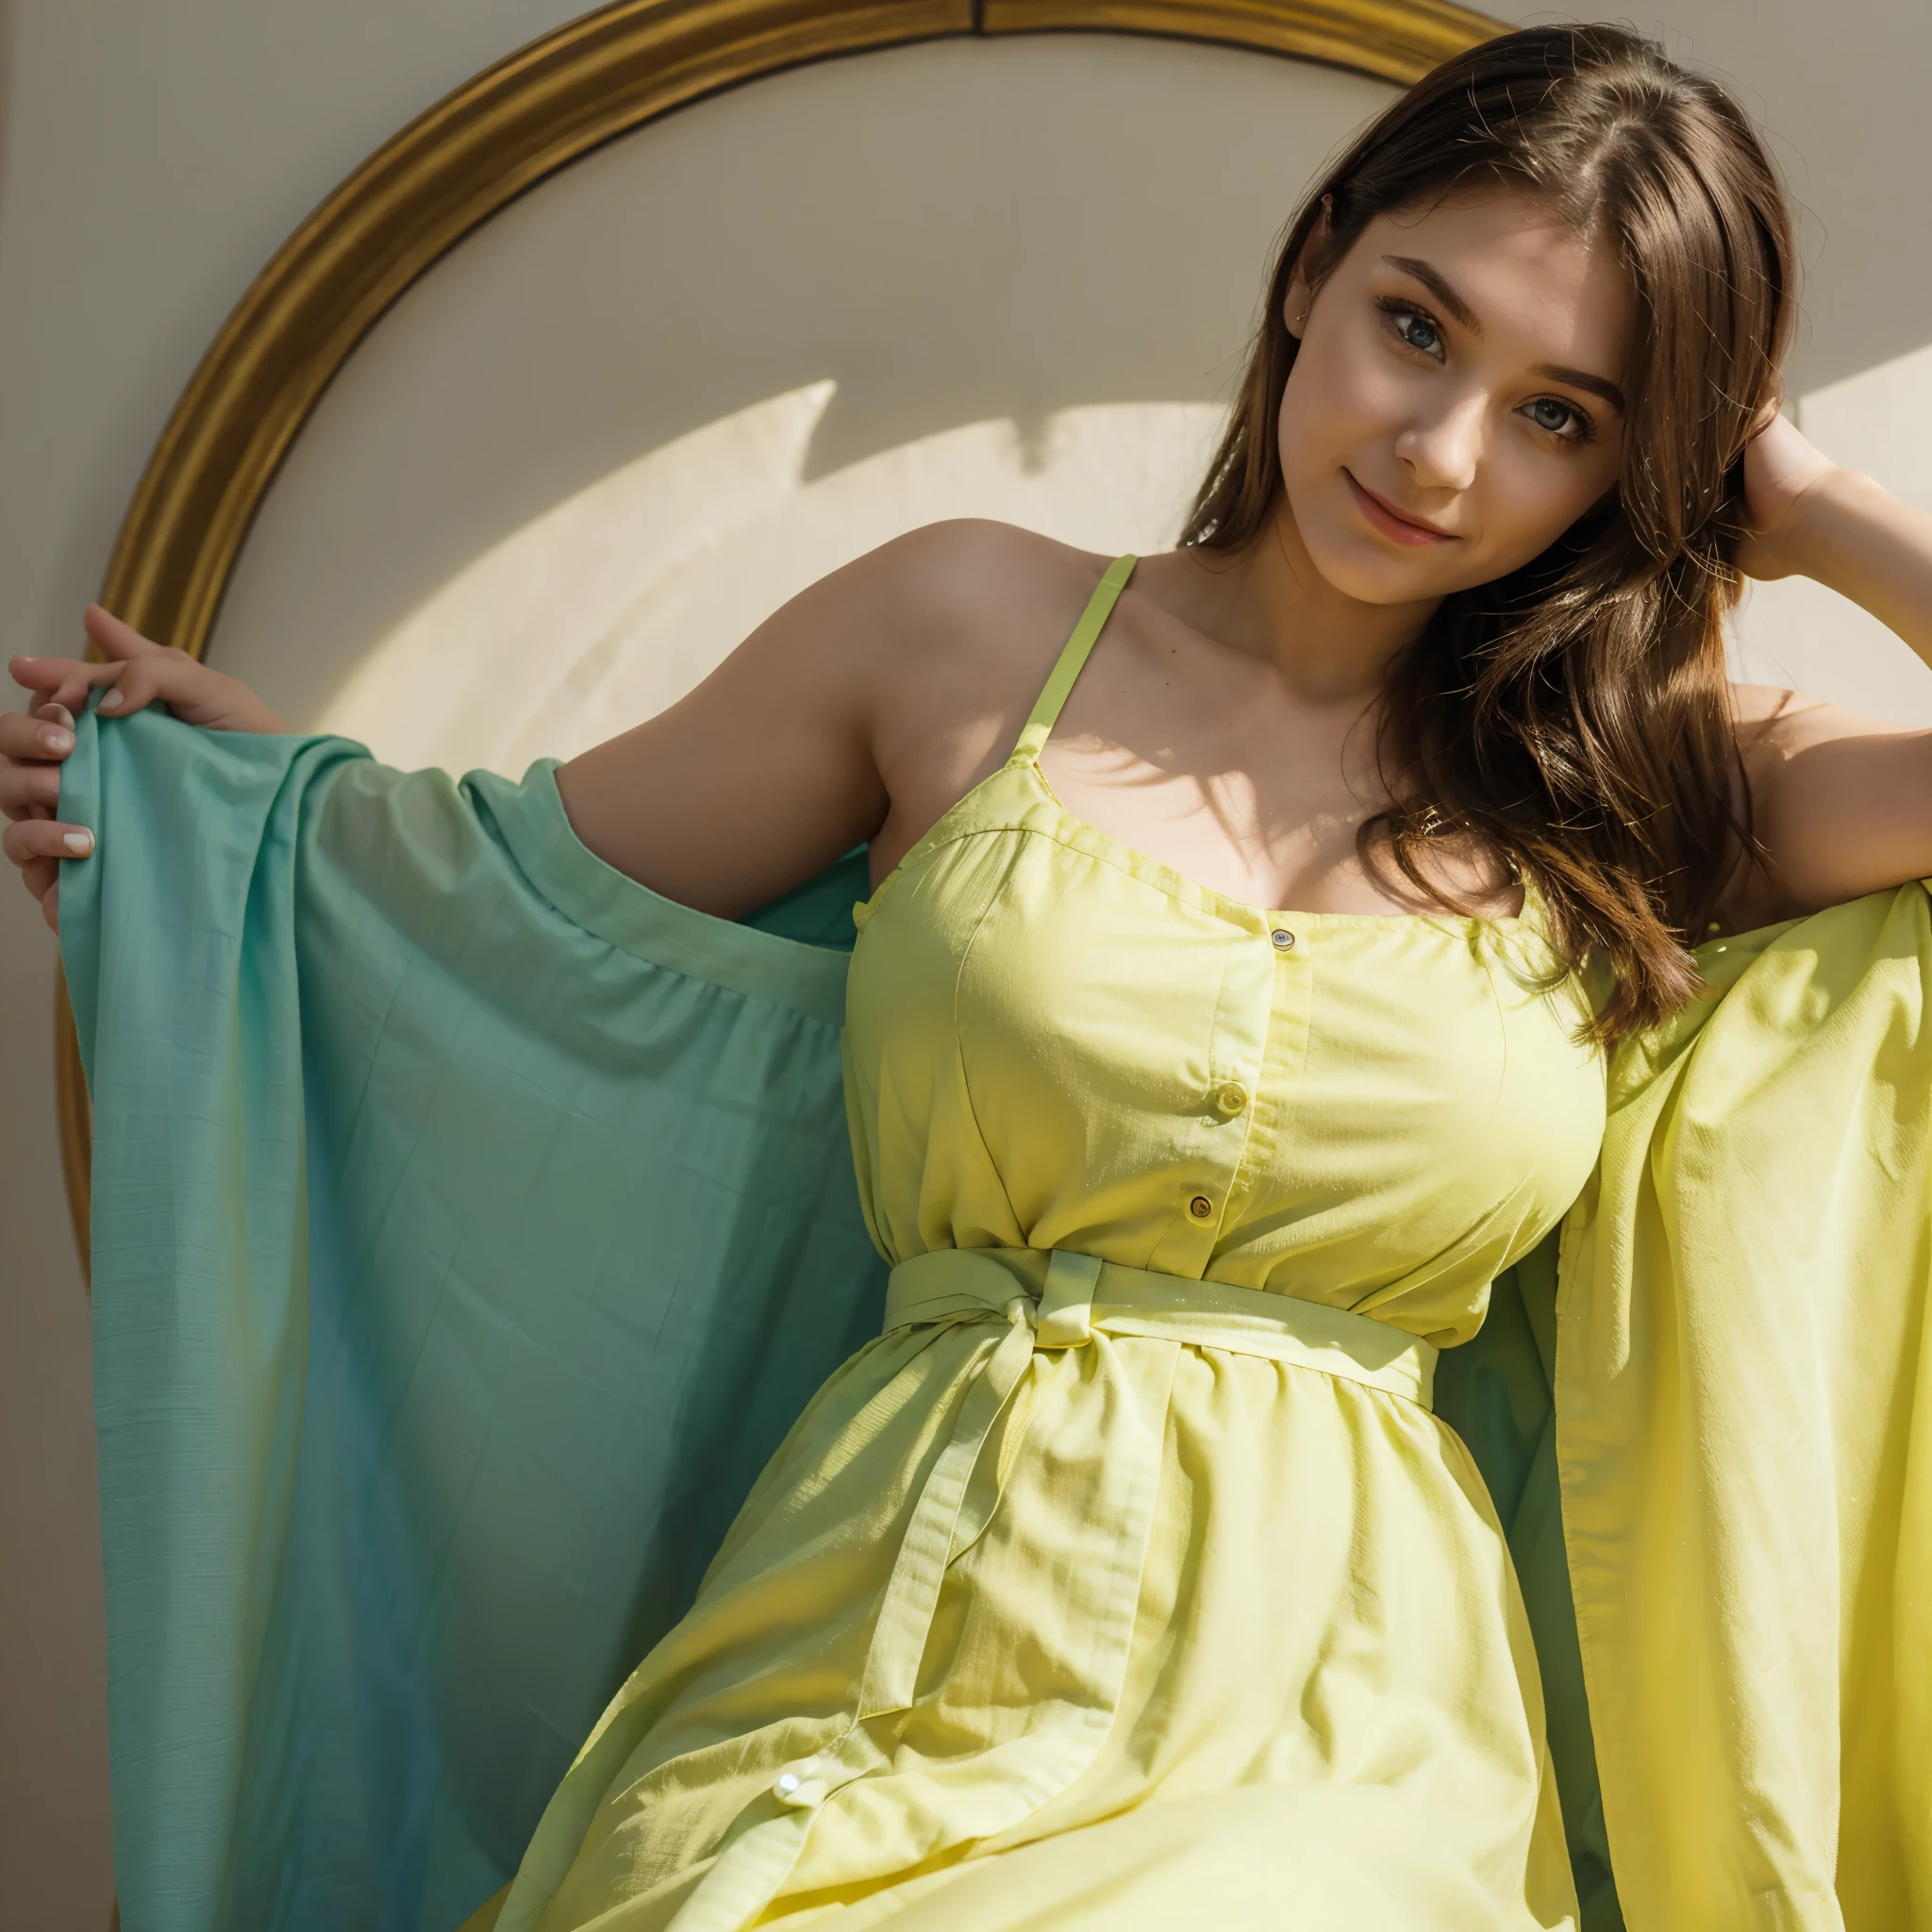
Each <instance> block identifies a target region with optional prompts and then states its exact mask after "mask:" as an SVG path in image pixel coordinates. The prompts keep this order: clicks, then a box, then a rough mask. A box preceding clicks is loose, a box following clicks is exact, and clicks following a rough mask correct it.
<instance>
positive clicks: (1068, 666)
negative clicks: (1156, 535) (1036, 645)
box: [1008, 556, 1141, 764]
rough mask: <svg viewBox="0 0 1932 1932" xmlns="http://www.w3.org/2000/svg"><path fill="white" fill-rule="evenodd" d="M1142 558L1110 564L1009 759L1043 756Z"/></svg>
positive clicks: (1029, 715)
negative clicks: (1055, 723) (1049, 737)
mask: <svg viewBox="0 0 1932 1932" xmlns="http://www.w3.org/2000/svg"><path fill="white" fill-rule="evenodd" d="M1140 560H1141V559H1140V558H1138V557H1133V556H1127V557H1116V558H1114V560H1113V561H1112V562H1111V563H1110V564H1108V567H1107V575H1105V576H1103V577H1102V578H1101V580H1100V582H1099V583H1098V584H1096V585H1095V586H1094V590H1093V594H1092V596H1091V597H1090V598H1089V599H1088V600H1087V608H1086V609H1085V610H1083V611H1082V612H1081V613H1080V621H1079V623H1078V624H1076V625H1074V634H1073V636H1072V637H1070V638H1069V639H1068V640H1067V641H1066V643H1065V645H1064V646H1063V647H1062V648H1061V651H1060V655H1059V661H1058V663H1057V664H1056V665H1055V666H1054V667H1053V675H1052V676H1051V677H1049V678H1048V679H1047V680H1046V686H1045V689H1044V690H1042V691H1041V693H1040V695H1039V697H1037V698H1036V699H1035V700H1034V701H1033V709H1032V710H1031V712H1029V713H1028V714H1027V719H1026V728H1025V729H1024V731H1022V732H1021V734H1020V741H1019V742H1018V743H1017V744H1015V745H1014V747H1013V752H1012V758H1009V759H1008V763H1009V764H1010V763H1011V762H1012V761H1013V759H1016V758H1024V759H1026V760H1027V761H1028V762H1029V763H1030V762H1031V761H1032V760H1033V759H1035V758H1038V757H1039V756H1040V749H1041V746H1042V745H1043V744H1044V743H1045V742H1046V741H1047V736H1048V734H1049V733H1050V732H1051V731H1052V730H1053V726H1054V720H1055V719H1057V718H1058V716H1059V714H1060V707H1061V706H1062V705H1063V704H1065V703H1066V701H1067V693H1068V692H1069V691H1072V690H1073V688H1074V679H1075V678H1076V677H1078V676H1079V675H1080V671H1081V667H1082V666H1083V665H1085V663H1086V662H1087V656H1088V653H1089V652H1090V651H1091V650H1092V648H1093V646H1094V644H1095V643H1096V642H1097V641H1098V640H1099V637H1100V633H1101V632H1102V631H1103V630H1105V629H1106V628H1107V620H1108V618H1109V617H1111V616H1112V615H1113V607H1114V606H1115V604H1117V603H1118V602H1119V601H1120V594H1121V592H1122V591H1124V590H1125V589H1126V588H1127V579H1128V578H1129V577H1130V576H1132V575H1134V566H1135V565H1136V564H1137V563H1139V562H1140Z"/></svg>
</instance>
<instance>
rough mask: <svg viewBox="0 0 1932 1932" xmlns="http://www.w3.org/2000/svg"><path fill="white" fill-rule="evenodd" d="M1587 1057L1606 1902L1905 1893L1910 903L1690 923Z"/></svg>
mask: <svg viewBox="0 0 1932 1932" xmlns="http://www.w3.org/2000/svg"><path fill="white" fill-rule="evenodd" d="M1699 958H1700V961H1701V963H1702V964H1703V966H1704V968H1705V971H1706V974H1707V978H1708V980H1709V982H1710V992H1709V995H1708V997H1707V998H1706V999H1704V1000H1703V1001H1701V1002H1700V1003H1699V1004H1698V1005H1696V1006H1695V1007H1693V1008H1690V1009H1689V1010H1687V1011H1686V1012H1684V1013H1683V1014H1681V1015H1679V1016H1678V1017H1677V1019H1676V1020H1675V1021H1674V1023H1672V1024H1670V1025H1668V1026H1666V1027H1664V1028H1662V1029H1660V1030H1658V1031H1657V1032H1656V1033H1654V1034H1650V1035H1646V1036H1644V1037H1643V1038H1642V1039H1641V1041H1636V1042H1633V1043H1631V1044H1630V1045H1629V1046H1628V1047H1626V1048H1625V1049H1624V1051H1623V1052H1622V1053H1620V1054H1619V1055H1618V1056H1617V1057H1616V1058H1615V1059H1614V1061H1613V1063H1612V1066H1611V1069H1610V1090H1609V1116H1608V1127H1607V1134H1606V1138H1605V1142H1604V1150H1603V1158H1602V1162H1601V1165H1600V1167H1599V1169H1598V1172H1597V1174H1596V1176H1595V1177H1594V1178H1593V1179H1592V1181H1591V1186H1590V1188H1589V1189H1587V1190H1586V1191H1585V1193H1584V1195H1583V1197H1582V1199H1581V1200H1580V1201H1579V1202H1578V1203H1577V1205H1576V1207H1575V1208H1574V1209H1573V1210H1572V1212H1571V1214H1570V1215H1569V1217H1568V1219H1567V1221H1566V1223H1565V1226H1564V1231H1563V1238H1562V1250H1561V1260H1560V1282H1561V1288H1560V1299H1559V1305H1558V1308H1559V1314H1558V1331H1557V1455H1558V1458H1559V1462H1560V1467H1561V1479H1562V1493H1563V1513H1564V1524H1565V1533H1566V1537H1567V1541H1568V1545H1569V1552H1570V1567H1571V1579H1572V1583H1573V1586H1574V1592H1575V1602H1576V1615H1577V1624H1578V1632H1579V1635H1580V1638H1581V1641H1582V1646H1583V1657H1584V1667H1585V1672H1586V1675H1587V1679H1588V1682H1589V1688H1590V1705H1591V1720H1592V1722H1593V1724H1594V1726H1595V1734H1596V1754H1597V1762H1598V1767H1599V1770H1600V1773H1601V1775H1602V1780H1603V1790H1604V1804H1605V1815H1606V1819H1607V1825H1608V1830H1609V1840H1610V1852H1611V1857H1612V1860H1613V1863H1614V1866H1615V1871H1616V1878H1617V1887H1618V1891H1619V1893H1620V1896H1621V1898H1622V1901H1623V1906H1624V1916H1625V1920H1626V1923H1627V1924H1628V1925H1629V1926H1630V1928H1631V1932H1687V1928H1691V1927H1697V1928H1712V1932H1716V1928H1723V1932H1757V1928H1764V1932H1770V1928H1772V1927H1776V1928H1779V1932H1790V1928H1798V1927H1802V1928H1805V1932H1812V1928H1817V1932H1825V1928H1835V1927H1839V1926H1844V1927H1846V1928H1849V1932H1903V1928H1906V1927H1907V1926H1923V1925H1928V1924H1932V1401H1928V1399H1927V1398H1928V1397H1932V1351H1928V1347H1927V1337H1926V1333H1925V1307H1926V1283H1927V1276H1928V1271H1932V1024H1928V1022H1932V1014H1928V1011H1927V1008H1926V991H1927V987H1928V985H1932V905H1928V899H1927V892H1926V890H1925V889H1924V888H1922V887H1921V886H1920V885H1918V884H1913V885H1910V886H1907V887H1906V888H1904V889H1902V890H1900V891H1896V892H1886V893H1879V894H1874V895H1873V896H1872V897H1869V898H1865V899H1860V900H1857V901H1854V902H1852V903H1850V904H1848V905H1844V906H1839V907H1834V908H1831V909H1829V910H1827V911H1825V912H1823V913H1820V914H1818V915H1816V916H1815V917H1812V918H1809V919H1805V920H1801V921H1796V922H1792V923H1790V924H1785V925H1781V926H1774V927H1768V928H1765V929H1764V930H1762V931H1760V932H1756V933H1751V934H1746V935H1744V936H1742V937H1741V938H1740V939H1738V940H1734V941H1724V942H1719V943H1715V944H1712V945H1710V946H1707V947H1706V948H1704V949H1703V951H1702V952H1701V953H1700V955H1699Z"/></svg>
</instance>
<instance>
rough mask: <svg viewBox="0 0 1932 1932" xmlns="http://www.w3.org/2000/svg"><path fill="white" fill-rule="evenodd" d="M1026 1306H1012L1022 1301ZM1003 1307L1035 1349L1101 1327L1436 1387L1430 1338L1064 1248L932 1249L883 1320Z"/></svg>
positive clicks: (1375, 1381)
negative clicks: (1130, 1266)
mask: <svg viewBox="0 0 1932 1932" xmlns="http://www.w3.org/2000/svg"><path fill="white" fill-rule="evenodd" d="M1016 1301H1019V1302H1022V1303H1024V1307H1017V1308H1016V1307H1013V1306H1012V1305H1013V1304H1014V1303H1015V1302H1016ZM974 1314H991V1315H999V1314H1004V1315H1007V1316H1008V1319H1009V1320H1012V1321H1014V1322H1015V1323H1016V1324H1018V1323H1024V1325H1025V1327H1026V1328H1027V1329H1028V1331H1030V1342H1031V1345H1030V1347H1029V1348H1028V1349H1027V1351H1026V1352H1027V1353H1028V1354H1030V1353H1031V1352H1032V1349H1034V1348H1078V1347H1080V1346H1082V1345H1083V1344H1084V1343H1085V1342H1086V1341H1087V1340H1088V1338H1089V1336H1091V1334H1092V1333H1093V1331H1094V1330H1096V1329H1098V1330H1100V1331H1102V1332H1103V1333H1105V1334H1108V1335H1146V1336H1153V1337H1155V1338H1157V1339H1158V1340H1160V1341H1182V1342H1190V1343H1191V1344H1192V1345H1193V1346H1195V1347H1197V1348H1223V1349H1226V1350H1228V1351H1229V1352H1230V1353H1231V1354H1235V1355H1258V1356H1265V1357H1268V1359H1269V1360H1271V1361H1277V1362H1292V1363H1293V1364H1294V1365H1295V1366H1296V1367H1298V1368H1305V1369H1317V1370H1319V1371H1320V1372H1321V1373H1322V1374H1324V1375H1340V1376H1341V1377H1343V1379H1344V1380H1347V1381H1350V1382H1366V1383H1367V1384H1368V1385H1369V1387H1370V1388H1372V1389H1385V1390H1387V1391H1389V1393H1390V1394H1391V1395H1406V1396H1407V1398H1408V1399H1409V1400H1410V1401H1411V1402H1419V1403H1421V1404H1422V1406H1423V1407H1424V1408H1426V1407H1429V1406H1430V1403H1431V1400H1432V1398H1433V1395H1434V1392H1435V1380H1436V1357H1437V1355H1438V1353H1439V1351H1438V1350H1437V1349H1436V1347H1435V1346H1434V1344H1433V1343H1431V1342H1427V1341H1423V1340H1422V1339H1421V1337H1420V1336H1415V1335H1406V1334H1404V1333H1403V1331H1402V1330H1401V1329H1399V1328H1393V1327H1391V1326H1390V1324H1388V1323H1387V1322H1377V1321H1376V1320H1374V1317H1373V1316H1369V1315H1356V1314H1351V1313H1350V1312H1349V1311H1348V1309H1346V1308H1331V1307H1324V1306H1323V1305H1322V1304H1321V1303H1320V1302H1305V1301H1297V1300H1296V1299H1295V1298H1294V1297H1293V1296H1292V1295H1286V1294H1271V1293H1268V1292H1267V1291H1263V1290H1261V1289H1255V1288H1235V1287H1232V1286H1230V1285H1229V1284H1227V1283H1226V1282H1221V1281H1192V1280H1190V1279H1188V1277H1186V1276H1185V1275H1180V1274H1156V1273H1155V1272H1154V1271H1153V1270H1152V1269H1148V1268H1123V1267H1121V1266H1120V1265H1118V1264H1117V1263H1115V1262H1112V1261H1102V1260H1100V1259H1099V1258H1097V1257H1095V1256H1092V1255H1076V1254H1074V1253H1072V1252H1071V1251H1070V1250H1068V1249H1065V1248H935V1249H934V1250H932V1252H931V1253H929V1254H924V1255H915V1256H913V1257H912V1258H911V1259H910V1260H908V1261H901V1262H900V1263H899V1265H898V1266H897V1267H896V1268H894V1269H893V1270H892V1273H891V1279H890V1280H889V1282H888V1283H887V1287H886V1322H885V1325H886V1329H887V1331H888V1332H889V1333H890V1332H891V1330H892V1329H894V1328H909V1327H911V1326H913V1325H914V1324H918V1323H921V1322H941V1321H944V1320H946V1319H947V1318H948V1317H951V1316H956V1315H974Z"/></svg>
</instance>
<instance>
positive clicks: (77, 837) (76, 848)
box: [60, 832, 94, 858]
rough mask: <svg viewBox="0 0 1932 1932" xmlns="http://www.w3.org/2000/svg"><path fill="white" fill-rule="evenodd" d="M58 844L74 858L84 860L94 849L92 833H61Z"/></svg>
mask: <svg viewBox="0 0 1932 1932" xmlns="http://www.w3.org/2000/svg"><path fill="white" fill-rule="evenodd" d="M60 842H61V844H63V845H64V846H66V848H67V849H68V851H70V852H72V853H73V854H74V855H75V857H76V858H86V857H87V856H88V854H89V853H90V852H92V850H93V849H94V835H93V834H92V832H62V833H61V834H60Z"/></svg>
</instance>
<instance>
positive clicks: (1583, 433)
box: [1375, 295, 1596, 449]
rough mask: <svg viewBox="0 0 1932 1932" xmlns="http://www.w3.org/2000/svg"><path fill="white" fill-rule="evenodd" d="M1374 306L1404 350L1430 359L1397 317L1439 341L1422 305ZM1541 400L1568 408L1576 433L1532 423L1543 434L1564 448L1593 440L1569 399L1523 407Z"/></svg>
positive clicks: (1585, 417)
mask: <svg viewBox="0 0 1932 1932" xmlns="http://www.w3.org/2000/svg"><path fill="white" fill-rule="evenodd" d="M1375 307H1376V308H1379V309H1380V310H1381V311H1382V313H1383V314H1384V315H1386V316H1387V317H1388V318H1389V326H1390V331H1391V334H1392V335H1393V336H1394V338H1395V340H1396V341H1398V342H1400V343H1401V344H1402V346H1403V347H1404V348H1405V349H1412V350H1413V351H1414V352H1415V353H1416V354H1417V355H1418V356H1428V357H1430V358H1432V359H1433V358H1434V357H1435V351H1434V350H1432V349H1424V347H1422V345H1421V344H1420V343H1417V342H1411V341H1409V340H1408V339H1407V336H1405V335H1404V334H1403V332H1402V325H1401V320H1400V318H1402V317H1404V316H1407V317H1409V318H1411V319H1412V320H1414V321H1416V322H1419V323H1421V324H1422V325H1424V327H1425V328H1426V329H1428V330H1429V332H1430V333H1431V334H1432V335H1433V336H1434V337H1435V338H1436V341H1438V342H1441V341H1442V340H1443V334H1442V325H1441V323H1440V322H1438V321H1437V320H1436V318H1435V317H1434V316H1433V315H1431V314H1430V313H1429V311H1428V310H1427V309H1426V308H1423V307H1422V306H1421V305H1420V304H1419V303H1415V302H1406V301H1404V300H1402V299H1401V298H1400V297H1398V296H1394V295H1382V296H1378V297H1377V298H1376V302H1375ZM1542 402H1549V403H1555V404H1556V405H1557V408H1563V409H1568V410H1569V412H1570V420H1571V422H1572V423H1574V425H1576V432H1575V434H1574V436H1573V435H1566V434H1565V433H1564V432H1563V431H1562V430H1560V429H1551V428H1548V427H1546V426H1545V425H1543V424H1541V423H1537V424H1536V425H1535V426H1536V427H1537V428H1539V429H1541V430H1542V432H1543V434H1544V435H1545V436H1547V437H1550V438H1552V439H1553V440H1554V441H1557V442H1560V443H1562V444H1563V445H1564V446H1565V447H1566V448H1568V449H1580V448H1581V447H1582V446H1583V445H1584V444H1585V443H1586V442H1593V441H1595V440H1596V425H1595V424H1594V423H1593V422H1591V418H1590V414H1589V412H1588V411H1587V410H1584V409H1579V408H1577V407H1576V405H1575V404H1574V403H1573V402H1571V401H1569V400H1568V399H1567V398H1566V397H1563V396H1536V397H1533V398H1532V399H1531V401H1530V402H1529V403H1527V404H1525V405H1524V407H1525V408H1535V407H1536V405H1537V404H1538V403H1542ZM1532 420H1534V419H1532Z"/></svg>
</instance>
